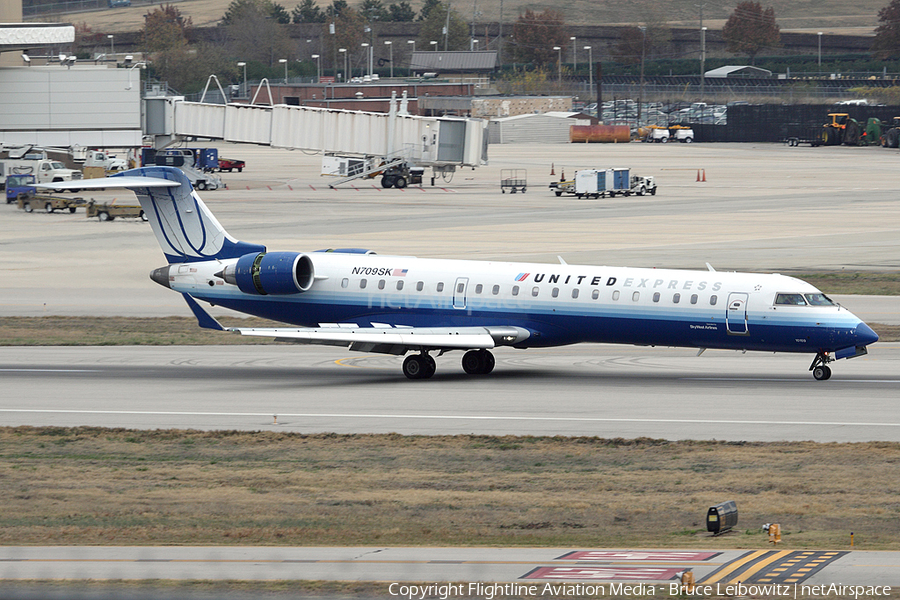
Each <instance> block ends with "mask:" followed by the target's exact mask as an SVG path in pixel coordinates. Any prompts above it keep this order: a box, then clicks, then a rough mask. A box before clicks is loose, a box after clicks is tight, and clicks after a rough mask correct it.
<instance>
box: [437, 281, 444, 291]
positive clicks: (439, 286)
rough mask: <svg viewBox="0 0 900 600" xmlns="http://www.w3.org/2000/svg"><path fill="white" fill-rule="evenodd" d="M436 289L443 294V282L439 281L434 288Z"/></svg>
mask: <svg viewBox="0 0 900 600" xmlns="http://www.w3.org/2000/svg"><path fill="white" fill-rule="evenodd" d="M436 289H437V291H439V292H443V291H444V282H443V281H439V282H438V284H437V288H436Z"/></svg>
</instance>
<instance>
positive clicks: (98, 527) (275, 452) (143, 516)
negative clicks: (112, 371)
mask: <svg viewBox="0 0 900 600" xmlns="http://www.w3.org/2000/svg"><path fill="white" fill-rule="evenodd" d="M0 486H2V488H3V490H4V510H3V511H0V544H3V545H32V544H41V545H55V544H62V545H72V544H75V545H82V544H89V545H167V544H179V545H298V546H308V545H337V546H353V545H366V546H368V545H404V546H405V545H429V546H431V545H434V546H467V545H475V546H494V545H497V546H554V547H579V546H584V547H623V546H628V547H662V548H666V547H685V548H699V547H702V548H706V549H724V548H764V547H766V546H767V537H766V534H765V533H764V532H763V531H762V530H761V529H760V526H761V525H762V524H763V523H767V522H771V523H780V524H781V525H782V528H783V531H784V534H783V535H784V544H783V546H784V547H785V548H787V549H797V548H829V549H849V545H850V532H851V531H853V532H854V533H855V548H857V549H864V550H898V549H900V518H898V516H900V444H897V443H874V442H873V443H856V444H818V443H813V442H795V443H787V442H784V443H729V442H715V441H711V442H698V441H679V442H669V441H664V440H653V439H636V440H624V439H601V438H590V437H580V438H568V437H527V436H526V437H518V436H475V435H458V436H434V437H430V436H401V435H397V434H393V435H335V434H320V435H302V434H294V433H279V432H237V431H213V432H199V431H179V430H157V431H138V430H125V429H104V428H93V427H69V428H59V427H42V428H34V427H14V428H10V427H6V428H0ZM725 500H735V501H736V502H737V504H738V508H739V511H740V520H739V523H738V528H737V530H736V531H735V532H734V533H731V534H730V535H725V536H721V537H717V538H711V537H709V536H708V534H707V533H706V528H705V515H706V511H707V509H708V508H709V507H710V506H712V505H714V504H716V503H718V502H721V501H725Z"/></svg>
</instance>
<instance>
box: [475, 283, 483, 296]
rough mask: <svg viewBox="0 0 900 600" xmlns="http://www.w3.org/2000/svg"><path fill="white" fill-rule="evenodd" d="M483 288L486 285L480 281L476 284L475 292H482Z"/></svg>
mask: <svg viewBox="0 0 900 600" xmlns="http://www.w3.org/2000/svg"><path fill="white" fill-rule="evenodd" d="M483 289H484V286H483V285H481V284H480V283H479V284H478V285H476V286H475V293H476V294H480V293H481V290H483Z"/></svg>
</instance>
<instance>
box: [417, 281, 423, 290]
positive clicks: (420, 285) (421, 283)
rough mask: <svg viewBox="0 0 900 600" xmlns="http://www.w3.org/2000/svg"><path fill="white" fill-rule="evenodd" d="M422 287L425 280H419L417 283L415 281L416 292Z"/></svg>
mask: <svg viewBox="0 0 900 600" xmlns="http://www.w3.org/2000/svg"><path fill="white" fill-rule="evenodd" d="M424 289H425V282H424V281H419V282H418V283H416V291H417V292H421V291H422V290H424Z"/></svg>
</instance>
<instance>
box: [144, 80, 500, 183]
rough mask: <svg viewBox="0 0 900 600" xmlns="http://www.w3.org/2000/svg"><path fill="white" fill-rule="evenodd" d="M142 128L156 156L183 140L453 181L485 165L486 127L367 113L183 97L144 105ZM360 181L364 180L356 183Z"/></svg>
mask: <svg viewBox="0 0 900 600" xmlns="http://www.w3.org/2000/svg"><path fill="white" fill-rule="evenodd" d="M145 102H146V110H145V115H146V116H145V119H146V120H145V128H144V131H145V133H146V134H147V135H150V136H153V137H154V139H155V144H154V146H155V147H158V148H162V147H165V146H167V145H169V144H171V143H173V142H175V141H177V140H178V138H184V137H199V138H209V139H220V140H224V141H227V142H236V143H246V144H259V145H265V146H272V147H273V148H284V149H288V150H294V149H296V150H312V151H320V152H323V153H325V154H326V155H331V156H342V157H357V158H363V159H365V160H367V161H369V162H373V163H378V162H379V161H380V162H385V163H386V162H388V161H391V162H394V161H396V160H397V159H398V158H399V159H401V160H402V161H404V162H405V163H407V164H415V165H418V166H420V167H430V168H432V169H433V171H434V173H436V174H437V173H442V174H447V173H452V172H453V171H455V169H456V168H457V167H477V166H481V165H485V164H487V139H488V138H487V135H486V131H487V129H486V127H485V125H486V123H487V122H486V121H484V120H482V119H467V118H459V117H455V118H454V117H421V116H417V115H410V114H402V113H401V111H398V109H397V106H396V99H392V102H391V111H390V112H389V113H387V114H385V113H369V112H362V111H351V110H336V109H329V108H317V107H304V106H289V105H286V104H276V105H258V104H208V103H203V102H186V101H185V100H184V98H183V97H172V96H165V97H147V98H145ZM360 176H363V175H360Z"/></svg>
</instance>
